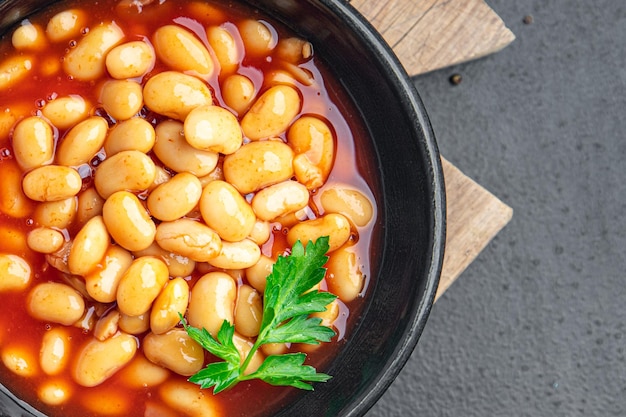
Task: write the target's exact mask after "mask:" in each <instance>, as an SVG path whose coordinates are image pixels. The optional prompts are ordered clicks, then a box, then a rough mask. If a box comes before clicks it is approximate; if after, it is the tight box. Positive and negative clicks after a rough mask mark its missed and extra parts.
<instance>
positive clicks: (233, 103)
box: [222, 74, 256, 115]
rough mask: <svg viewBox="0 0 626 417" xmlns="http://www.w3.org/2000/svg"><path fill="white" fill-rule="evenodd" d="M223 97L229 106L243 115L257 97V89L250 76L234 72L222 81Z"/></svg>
mask: <svg viewBox="0 0 626 417" xmlns="http://www.w3.org/2000/svg"><path fill="white" fill-rule="evenodd" d="M222 97H223V98H224V103H225V104H226V105H227V106H228V107H230V108H231V109H233V110H234V111H236V112H237V114H238V115H242V114H244V113H245V112H246V111H247V110H248V109H249V108H250V106H251V105H252V102H253V101H254V98H255V97H256V89H255V88H254V83H253V82H252V80H250V78H248V77H246V76H245V75H241V74H233V75H230V76H228V78H226V79H225V80H224V82H223V83H222Z"/></svg>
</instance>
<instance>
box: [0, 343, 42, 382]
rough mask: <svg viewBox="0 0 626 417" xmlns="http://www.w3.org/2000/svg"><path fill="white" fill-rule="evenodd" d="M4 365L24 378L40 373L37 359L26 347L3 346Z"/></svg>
mask: <svg viewBox="0 0 626 417" xmlns="http://www.w3.org/2000/svg"><path fill="white" fill-rule="evenodd" d="M2 363H3V364H4V366H5V367H6V368H7V369H8V370H9V371H11V372H13V373H14V374H16V375H19V376H23V377H32V376H35V375H36V374H37V373H38V372H39V369H38V367H37V360H36V358H35V357H34V355H33V353H32V352H31V351H30V350H29V349H27V348H26V347H24V346H15V345H13V346H11V345H9V346H3V347H2Z"/></svg>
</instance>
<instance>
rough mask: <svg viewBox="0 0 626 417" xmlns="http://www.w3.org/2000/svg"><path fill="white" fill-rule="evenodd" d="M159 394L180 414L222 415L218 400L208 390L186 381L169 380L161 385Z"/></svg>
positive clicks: (194, 415) (207, 416) (208, 416)
mask: <svg viewBox="0 0 626 417" xmlns="http://www.w3.org/2000/svg"><path fill="white" fill-rule="evenodd" d="M159 396H160V397H161V399H163V401H164V402H165V403H166V404H167V405H168V406H170V407H171V408H173V409H174V410H176V411H177V412H178V413H179V414H177V415H185V416H193V417H218V416H220V415H222V412H221V406H220V405H219V402H218V400H216V399H215V397H214V396H213V395H211V394H210V393H209V392H206V390H202V389H200V387H199V386H197V385H194V384H191V383H189V382H186V381H177V380H172V381H167V382H165V383H164V384H162V385H161V386H160V387H159Z"/></svg>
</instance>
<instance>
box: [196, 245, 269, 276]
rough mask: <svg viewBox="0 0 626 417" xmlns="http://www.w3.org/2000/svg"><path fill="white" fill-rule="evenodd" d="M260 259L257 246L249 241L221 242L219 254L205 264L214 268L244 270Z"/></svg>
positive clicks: (259, 251) (259, 250)
mask: <svg viewBox="0 0 626 417" xmlns="http://www.w3.org/2000/svg"><path fill="white" fill-rule="evenodd" d="M260 258H261V249H260V248H259V245H257V244H256V243H255V242H253V241H252V240H250V239H243V240H240V241H238V242H227V241H223V242H222V250H221V251H220V253H219V254H218V255H217V256H216V257H214V258H211V259H209V260H208V261H207V262H208V263H209V264H211V265H213V266H214V267H216V268H223V269H246V268H250V267H251V266H253V265H254V264H256V263H257V262H258V261H259V259H260Z"/></svg>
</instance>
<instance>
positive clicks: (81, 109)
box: [41, 95, 90, 129]
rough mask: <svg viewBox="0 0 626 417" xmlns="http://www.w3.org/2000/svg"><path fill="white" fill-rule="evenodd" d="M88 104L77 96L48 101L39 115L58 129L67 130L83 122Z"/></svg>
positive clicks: (86, 114)
mask: <svg viewBox="0 0 626 417" xmlns="http://www.w3.org/2000/svg"><path fill="white" fill-rule="evenodd" d="M89 108H90V104H89V103H88V102H87V101H86V100H85V99H84V98H83V97H81V96H79V95H68V96H64V97H58V98H55V99H54V100H52V101H49V102H48V103H47V104H46V105H45V106H44V108H43V109H41V113H42V114H43V115H44V116H45V117H46V119H48V120H49V121H50V123H52V124H53V125H54V126H55V127H56V128H58V129H68V128H70V127H72V126H74V125H75V124H77V123H79V122H81V121H83V120H85V119H86V118H87V116H88V115H89Z"/></svg>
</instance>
